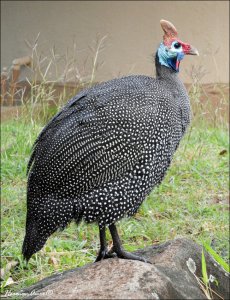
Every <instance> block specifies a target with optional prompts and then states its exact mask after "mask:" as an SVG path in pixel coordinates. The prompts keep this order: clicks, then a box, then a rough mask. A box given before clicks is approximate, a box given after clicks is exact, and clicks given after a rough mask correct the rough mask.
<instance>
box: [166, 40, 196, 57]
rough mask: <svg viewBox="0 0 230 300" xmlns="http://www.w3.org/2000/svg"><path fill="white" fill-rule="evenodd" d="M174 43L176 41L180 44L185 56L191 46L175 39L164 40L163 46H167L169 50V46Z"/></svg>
mask: <svg viewBox="0 0 230 300" xmlns="http://www.w3.org/2000/svg"><path fill="white" fill-rule="evenodd" d="M175 41H177V42H178V43H180V44H181V46H182V49H183V52H184V54H187V53H188V52H189V51H190V49H191V46H190V45H189V44H186V43H184V42H182V41H181V40H179V39H177V38H171V37H168V38H167V39H164V45H165V46H167V47H168V48H170V47H171V44H172V43H173V42H175Z"/></svg>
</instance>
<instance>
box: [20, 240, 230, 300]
mask: <svg viewBox="0 0 230 300" xmlns="http://www.w3.org/2000/svg"><path fill="white" fill-rule="evenodd" d="M136 253H137V254H139V255H142V256H144V257H146V258H147V259H148V260H149V261H150V262H151V264H150V263H144V262H140V261H131V260H122V259H118V258H111V259H106V260H103V261H100V262H97V263H91V264H88V265H86V266H84V267H81V268H76V269H73V270H69V271H65V272H63V273H60V274H55V275H53V276H51V277H48V278H45V279H43V280H41V281H40V282H38V283H36V284H35V285H33V286H31V287H29V288H27V289H24V290H23V291H22V293H24V295H26V296H25V298H24V299H207V298H206V296H205V295H204V293H203V291H202V290H201V288H200V286H199V284H198V282H197V280H196V278H195V276H194V274H192V273H191V272H190V270H189V269H188V266H187V264H186V262H187V261H188V259H189V258H192V259H193V261H194V262H195V264H196V272H195V274H196V275H197V276H198V277H202V275H201V253H202V248H201V246H199V245H197V244H196V243H194V242H193V241H191V240H188V239H183V238H181V239H175V240H172V241H168V242H166V243H164V244H161V245H154V246H149V247H146V248H144V249H141V250H138V251H136ZM205 257H206V263H207V271H208V275H210V274H212V275H213V276H215V278H216V279H217V281H218V283H219V284H218V286H216V285H215V283H211V288H212V289H213V290H214V291H215V292H216V293H218V294H219V295H220V296H221V297H222V298H224V299H229V274H226V272H225V271H224V270H223V269H222V267H221V266H220V265H218V263H217V262H216V261H215V260H214V259H213V258H212V257H211V256H210V255H209V254H208V253H205ZM213 298H214V299H221V298H219V297H218V296H216V295H215V294H213Z"/></svg>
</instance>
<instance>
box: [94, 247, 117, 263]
mask: <svg viewBox="0 0 230 300" xmlns="http://www.w3.org/2000/svg"><path fill="white" fill-rule="evenodd" d="M115 256H116V254H115V253H113V252H111V250H110V251H108V249H104V250H100V251H99V253H98V256H97V258H96V260H95V262H97V261H100V260H102V259H107V258H112V257H115Z"/></svg>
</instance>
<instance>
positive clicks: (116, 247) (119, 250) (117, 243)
mask: <svg viewBox="0 0 230 300" xmlns="http://www.w3.org/2000/svg"><path fill="white" fill-rule="evenodd" d="M109 230H110V233H111V236H112V239H113V248H112V251H113V252H115V253H116V254H117V257H119V258H124V259H132V260H140V261H143V262H148V263H150V262H149V261H148V260H147V259H145V258H144V257H141V256H137V255H135V254H132V253H129V252H126V251H125V250H124V249H123V247H122V245H121V240H120V238H119V235H118V232H117V228H116V226H115V224H112V225H110V226H109Z"/></svg>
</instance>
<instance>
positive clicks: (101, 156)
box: [29, 91, 161, 193]
mask: <svg viewBox="0 0 230 300" xmlns="http://www.w3.org/2000/svg"><path fill="white" fill-rule="evenodd" d="M134 94H135V95H134ZM119 96H120V97H121V98H122V101H121V100H120V99H118V98H119V97H118V95H117V92H114V94H113V93H111V92H110V93H109V97H110V99H108V95H97V96H92V97H89V96H87V95H86V96H81V97H79V98H78V100H76V101H75V102H72V104H71V105H70V106H69V107H68V109H64V110H63V111H62V112H61V113H60V114H59V115H57V116H56V117H55V118H54V119H53V120H52V121H51V122H50V123H49V124H48V125H47V127H46V129H45V130H43V132H42V133H41V135H40V137H39V138H38V140H37V141H36V145H35V148H34V153H33V155H32V157H33V158H32V160H34V164H33V167H32V170H31V172H30V177H29V184H30V185H31V184H32V185H35V186H36V189H37V188H38V187H39V188H38V189H40V190H42V191H43V192H53V191H57V189H61V188H62V189H64V187H67V186H68V187H69V188H70V189H71V186H77V187H78V192H79V193H81V192H84V191H86V190H89V189H92V188H95V187H99V186H100V185H102V184H104V183H106V182H108V181H113V180H115V179H117V178H119V177H121V176H123V174H124V173H125V172H128V171H130V170H132V169H133V168H134V167H135V165H136V164H139V163H140V160H141V159H143V157H144V155H145V152H146V150H147V148H148V147H149V140H148V138H149V133H150V132H151V131H152V128H153V127H154V122H158V121H157V111H158V108H157V104H155V105H154V101H155V100H154V99H151V94H149V95H148V94H146V93H144V92H141V93H139V92H136V91H135V92H129V93H127V92H125V93H124V94H123V95H119ZM130 99H135V100H130ZM159 122H161V120H159ZM31 163H32V162H31V161H30V164H31Z"/></svg>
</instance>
